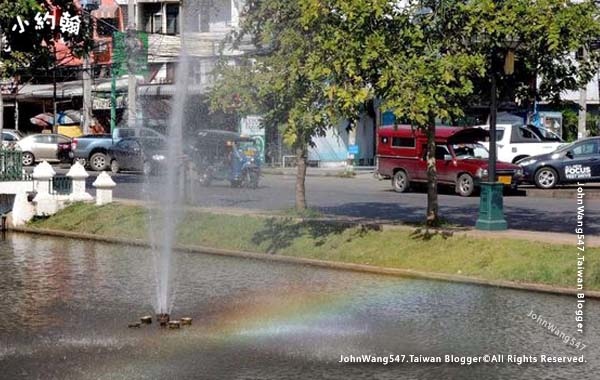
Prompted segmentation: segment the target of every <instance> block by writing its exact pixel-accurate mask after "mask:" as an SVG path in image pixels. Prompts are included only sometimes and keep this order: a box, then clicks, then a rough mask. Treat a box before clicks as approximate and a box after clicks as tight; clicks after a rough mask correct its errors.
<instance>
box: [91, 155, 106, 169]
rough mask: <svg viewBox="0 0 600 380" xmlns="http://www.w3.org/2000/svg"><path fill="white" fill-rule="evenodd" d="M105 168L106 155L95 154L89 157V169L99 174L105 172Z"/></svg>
mask: <svg viewBox="0 0 600 380" xmlns="http://www.w3.org/2000/svg"><path fill="white" fill-rule="evenodd" d="M107 166H108V158H107V157H106V154H104V153H102V152H97V153H94V154H92V156H91V157H90V169H92V170H94V171H97V172H99V171H102V170H105V169H106V167H107Z"/></svg>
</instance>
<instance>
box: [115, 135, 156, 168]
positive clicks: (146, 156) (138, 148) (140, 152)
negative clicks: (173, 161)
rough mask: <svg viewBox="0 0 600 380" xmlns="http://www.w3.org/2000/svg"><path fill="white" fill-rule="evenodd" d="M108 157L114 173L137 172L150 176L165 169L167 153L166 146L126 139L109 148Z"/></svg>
mask: <svg viewBox="0 0 600 380" xmlns="http://www.w3.org/2000/svg"><path fill="white" fill-rule="evenodd" d="M107 155H108V159H109V162H110V170H111V171H112V172H113V173H118V172H120V171H136V172H142V173H144V174H145V175H150V174H156V173H158V172H159V171H161V170H162V169H164V164H165V158H166V156H167V152H166V146H165V144H152V143H150V144H149V143H147V141H146V142H145V141H144V140H143V139H141V138H139V137H126V138H123V139H120V140H119V141H118V142H117V143H116V144H114V145H113V146H111V147H110V148H108V151H107Z"/></svg>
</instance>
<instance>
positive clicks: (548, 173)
mask: <svg viewBox="0 0 600 380" xmlns="http://www.w3.org/2000/svg"><path fill="white" fill-rule="evenodd" d="M518 164H519V165H520V166H521V167H522V168H523V175H524V180H525V181H526V182H529V183H533V184H535V186H537V187H539V188H541V189H551V188H553V187H555V186H556V185H560V184H566V183H576V182H580V183H585V182H595V181H598V182H600V137H588V138H585V139H581V140H577V141H575V142H574V143H571V144H568V145H565V146H562V147H560V148H559V149H557V150H556V151H554V152H552V153H547V154H542V155H538V156H533V157H528V158H525V159H523V160H521V161H519V163H518Z"/></svg>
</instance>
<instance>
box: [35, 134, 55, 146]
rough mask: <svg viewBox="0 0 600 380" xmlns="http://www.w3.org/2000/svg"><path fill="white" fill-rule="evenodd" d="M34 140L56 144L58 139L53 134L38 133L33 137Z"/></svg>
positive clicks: (40, 142)
mask: <svg viewBox="0 0 600 380" xmlns="http://www.w3.org/2000/svg"><path fill="white" fill-rule="evenodd" d="M33 141H34V142H36V143H38V144H52V143H54V144H56V140H55V139H53V138H52V136H51V135H38V136H35V137H34V138H33Z"/></svg>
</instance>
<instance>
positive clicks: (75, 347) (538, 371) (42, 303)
mask: <svg viewBox="0 0 600 380" xmlns="http://www.w3.org/2000/svg"><path fill="white" fill-rule="evenodd" d="M176 256H177V257H176V260H175V272H174V275H175V277H176V283H177V284H178V286H177V288H176V290H175V298H174V300H173V301H174V309H173V314H174V315H176V316H191V317H193V318H194V324H193V325H192V326H191V327H189V328H185V329H182V330H181V331H169V330H161V329H159V328H157V326H156V325H152V326H149V327H146V328H142V329H129V328H127V324H128V323H129V322H133V321H136V320H137V319H138V318H139V317H140V316H142V315H145V314H151V313H152V312H153V309H154V305H153V304H152V303H153V302H154V300H155V298H156V296H155V294H156V290H155V280H154V274H153V273H154V264H153V258H152V254H151V252H150V251H149V250H146V249H141V248H134V247H126V246H119V245H110V244H104V243H95V242H86V241H79V240H70V239H56V238H47V237H31V236H27V235H21V234H11V235H8V236H7V239H6V240H5V241H3V242H0V292H1V293H2V297H0V310H2V312H1V313H0V369H1V370H0V378H2V379H16V378H26V379H36V378H40V379H51V378H56V379H164V378H176V379H554V378H564V379H567V378H569V379H597V378H598V373H600V366H599V364H598V363H599V362H598V354H599V352H600V349H599V348H598V342H599V333H600V324H599V323H598V321H597V316H598V315H599V312H600V303H599V302H595V301H591V300H588V301H587V303H586V322H585V323H586V325H585V327H586V334H585V337H584V339H583V340H584V342H585V343H586V344H588V348H586V349H585V350H584V351H583V352H581V351H579V350H577V349H575V348H572V347H569V346H567V345H565V344H564V343H563V341H562V340H560V339H559V338H557V337H555V336H554V335H551V334H550V333H549V332H547V331H546V329H544V328H542V327H541V326H539V325H538V324H537V323H536V322H535V321H533V320H532V319H531V318H530V317H529V316H528V314H529V313H530V312H531V311H533V312H535V313H536V314H541V315H543V317H544V318H545V319H547V320H548V321H550V322H553V323H554V324H556V325H558V326H559V328H560V329H561V330H562V331H564V332H565V333H568V334H571V333H575V323H574V311H575V299H574V297H571V296H555V295H548V294H539V293H529V292H522V291H513V290H506V289H498V288H490V287H480V286H473V285H461V284H451V283H444V282H435V281H423V280H412V279H402V278H396V277H387V276H375V275H367V274H359V273H353V272H345V271H332V270H325V269H320V268H313V267H308V266H299V265H289V264H280V263H268V262H262V261H256V260H246V259H235V258H225V257H215V256H210V255H201V254H187V253H177V255H176ZM486 353H489V354H515V355H541V354H546V355H569V356H572V355H581V353H584V354H585V357H586V359H587V363H585V364H553V365H549V364H540V363H538V364H523V365H520V366H518V365H516V364H512V365H509V364H507V363H504V364H477V365H472V366H461V365H458V364H454V365H451V364H414V363H413V364H410V363H404V364H397V363H394V364H388V365H383V364H348V363H346V364H344V363H339V360H340V356H341V355H354V356H359V355H362V354H372V355H386V356H387V355H390V354H392V355H402V354H404V355H410V354H414V355H419V354H422V355H445V354H455V355H483V354H486Z"/></svg>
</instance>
